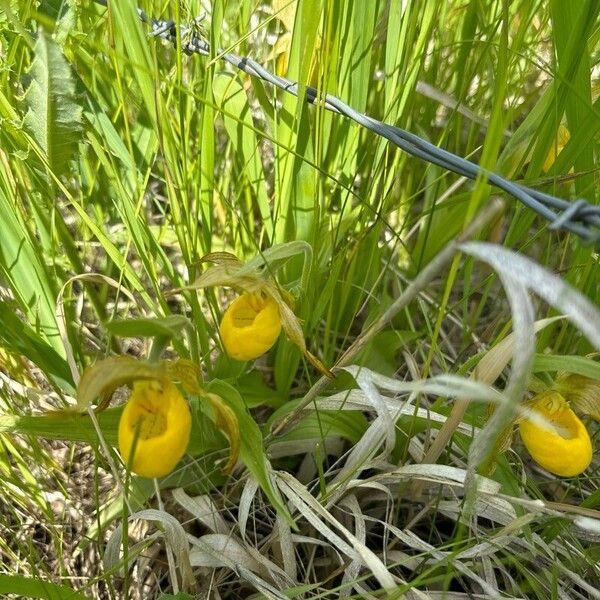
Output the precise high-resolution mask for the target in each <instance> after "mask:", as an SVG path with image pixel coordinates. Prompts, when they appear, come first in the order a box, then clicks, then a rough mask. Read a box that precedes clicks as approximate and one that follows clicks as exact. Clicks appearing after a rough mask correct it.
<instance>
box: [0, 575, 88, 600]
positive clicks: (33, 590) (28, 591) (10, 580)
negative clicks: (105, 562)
mask: <svg viewBox="0 0 600 600" xmlns="http://www.w3.org/2000/svg"><path fill="white" fill-rule="evenodd" d="M0 594H2V596H4V595H5V594H16V595H18V596H19V597H20V598H43V599H45V600H90V598H91V596H86V595H85V594H81V593H79V592H77V591H75V590H74V589H73V588H71V587H69V586H67V585H58V584H56V583H51V582H50V581H44V580H43V579H38V578H35V577H25V576H23V575H0Z"/></svg>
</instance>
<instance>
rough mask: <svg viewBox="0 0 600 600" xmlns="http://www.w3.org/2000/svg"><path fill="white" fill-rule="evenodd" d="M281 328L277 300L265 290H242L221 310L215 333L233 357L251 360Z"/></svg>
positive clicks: (269, 345) (273, 342)
mask: <svg viewBox="0 0 600 600" xmlns="http://www.w3.org/2000/svg"><path fill="white" fill-rule="evenodd" d="M280 332H281V316H280V314H279V307H278V305H277V302H275V300H274V299H273V298H272V297H271V296H268V295H266V294H262V293H260V292H257V293H255V294H250V293H244V294H242V295H241V296H239V297H238V298H236V299H235V300H234V301H233V302H232V303H231V304H230V305H229V306H228V307H227V310H226V311H225V314H224V315H223V319H222V320H221V325H220V327H219V333H220V335H221V340H222V341H223V346H224V347H225V352H227V354H228V355H229V356H231V358H235V359H236V360H252V359H254V358H258V357H259V356H260V355H261V354H264V353H265V352H267V351H268V350H269V349H270V348H272V347H273V345H274V344H275V342H276V341H277V338H278V337H279V333H280Z"/></svg>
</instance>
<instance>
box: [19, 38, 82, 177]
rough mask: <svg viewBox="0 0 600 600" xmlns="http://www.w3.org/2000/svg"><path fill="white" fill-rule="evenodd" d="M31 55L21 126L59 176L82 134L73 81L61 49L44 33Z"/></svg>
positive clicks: (79, 108) (72, 154)
mask: <svg viewBox="0 0 600 600" xmlns="http://www.w3.org/2000/svg"><path fill="white" fill-rule="evenodd" d="M34 54H35V58H34V60H33V63H32V65H31V69H30V71H29V76H30V77H31V81H30V83H29V86H28V88H27V92H26V93H25V105H26V107H27V114H26V115H25V120H24V125H25V128H26V129H27V131H28V132H29V133H30V134H31V136H32V137H33V139H34V140H35V141H36V142H37V144H38V146H39V147H40V148H41V149H42V151H43V152H44V154H45V156H46V159H47V161H48V165H49V166H50V169H51V170H52V171H53V172H54V173H55V174H56V175H60V174H62V173H64V172H65V171H66V169H67V167H68V164H69V160H70V159H71V158H72V157H73V156H74V154H75V150H76V148H77V142H78V141H79V136H80V132H81V106H80V104H79V103H78V102H77V101H76V93H75V78H74V76H73V73H72V71H71V67H70V65H69V63H68V62H67V61H66V59H65V57H64V56H63V54H62V52H61V51H60V48H59V47H58V46H57V45H56V44H55V43H54V42H53V41H52V40H51V39H49V38H47V37H46V35H45V34H44V32H43V31H40V32H39V33H38V37H37V41H36V44H35V47H34Z"/></svg>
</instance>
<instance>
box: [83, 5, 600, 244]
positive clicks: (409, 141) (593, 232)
mask: <svg viewBox="0 0 600 600" xmlns="http://www.w3.org/2000/svg"><path fill="white" fill-rule="evenodd" d="M95 2H96V3H98V4H102V5H103V6H106V5H107V2H106V0H95ZM138 14H139V16H140V19H141V20H142V21H143V22H144V23H146V24H148V25H150V26H151V27H152V31H151V33H150V35H152V36H154V37H159V38H161V39H164V40H166V41H168V42H170V43H173V44H176V43H177V37H178V36H177V30H176V24H175V23H174V22H173V21H163V20H160V19H153V18H151V17H148V15H146V13H145V12H144V11H143V10H141V9H139V8H138ZM204 17H205V15H203V16H202V19H204ZM195 22H197V20H195ZM179 39H180V40H181V41H180V43H181V48H182V50H183V52H185V53H186V54H201V55H203V56H209V55H210V44H209V42H208V41H207V40H206V39H204V37H203V36H202V35H201V34H200V32H199V31H198V29H197V28H196V27H193V26H192V27H186V26H183V25H182V26H180V29H179ZM216 54H217V56H218V57H220V58H222V59H223V60H225V61H227V62H228V63H229V64H231V65H233V66H234V67H236V68H238V69H240V70H241V71H243V72H244V73H247V74H248V75H250V76H251V77H257V78H259V79H261V80H263V81H266V82H267V83H270V84H271V85H273V86H275V87H277V88H279V89H281V90H283V91H284V92H287V93H289V94H293V95H294V96H296V97H298V96H299V94H300V86H299V85H298V83H296V82H294V81H291V80H289V79H286V78H285V77H280V76H279V75H275V74H274V73H271V72H270V71H268V70H267V69H265V68H264V67H263V66H262V65H261V64H259V63H257V62H256V61H254V60H252V59H251V58H248V57H245V56H239V55H237V54H234V53H232V52H225V51H223V50H221V49H219V48H217V50H216ZM303 89H304V94H305V100H306V102H309V103H310V104H319V105H320V106H323V107H324V108H325V109H327V110H329V111H331V112H335V113H338V114H341V115H344V116H346V117H348V118H349V119H352V120H353V121H354V122H356V123H358V124H359V125H361V126H362V127H364V128H365V129H368V130H369V131H372V132H373V133H375V134H377V135H379V136H381V137H384V138H386V139H387V140H389V141H390V142H392V144H394V145H395V146H397V147H398V148H400V149H401V150H404V151H405V152H407V153H409V154H411V155H412V156H415V157H417V158H420V159H422V160H424V161H427V162H430V163H432V164H435V165H438V166H440V167H442V168H443V169H446V170H448V171H452V172H453V173H456V174H458V175H461V176H463V177H467V178H468V179H472V180H475V179H477V178H480V177H483V178H485V179H487V181H488V183H490V184H492V185H494V186H496V187H498V188H500V189H501V190H503V191H505V192H506V193H507V194H509V195H511V196H513V197H514V198H516V199H517V200H519V201H520V202H522V203H523V204H524V205H525V206H527V207H528V208H529V209H531V210H533V211H535V212H536V213H537V214H539V215H541V216H542V217H544V218H545V219H546V220H548V221H549V222H550V226H549V227H550V229H552V230H559V229H562V230H566V231H570V232H571V233H574V234H576V235H578V236H579V237H580V238H582V239H583V240H585V241H586V242H589V243H593V244H596V243H598V242H600V206H595V205H592V204H590V203H589V202H587V201H586V200H584V199H579V200H577V201H575V202H569V201H567V200H564V199H562V198H557V197H556V196H552V195H550V194H546V193H544V192H541V191H538V190H535V189H533V188H530V187H527V186H525V185H522V184H520V183H516V182H513V181H509V180H508V179H505V178H504V177H502V176H500V175H498V174H497V173H494V172H492V171H488V170H487V169H484V168H483V167H481V166H480V165H478V164H477V163H475V162H472V161H469V160H466V159H464V158H462V157H460V156H457V155H456V154H453V153H452V152H449V151H447V150H444V149H443V148H439V147H437V146H435V145H434V144H432V143H431V142H428V141H427V140H425V139H423V138H421V137H419V136H418V135H415V134H414V133H410V132H409V131H406V130H404V129H401V128H400V127H396V126H394V125H389V124H388V123H384V122H382V121H378V120H377V119H374V118H373V117H369V116H368V115H365V114H362V113H359V112H358V111H356V110H355V109H353V108H352V107H351V106H349V105H348V104H346V103H345V102H343V101H342V100H340V99H339V98H337V97H335V96H332V95H331V94H327V93H322V92H319V90H317V89H316V88H314V87H311V86H306V87H304V88H303Z"/></svg>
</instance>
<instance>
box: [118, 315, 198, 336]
mask: <svg viewBox="0 0 600 600" xmlns="http://www.w3.org/2000/svg"><path fill="white" fill-rule="evenodd" d="M191 326H192V324H191V322H190V320H189V319H188V318H187V317H184V316H183V315H169V316H168V317H161V318H155V319H150V318H148V319H126V320H122V321H109V322H108V323H106V329H108V331H110V332H111V333H112V334H114V335H117V336H120V337H166V338H168V339H171V338H173V337H176V336H177V335H178V334H179V333H180V331H181V330H182V329H185V328H186V327H191Z"/></svg>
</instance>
